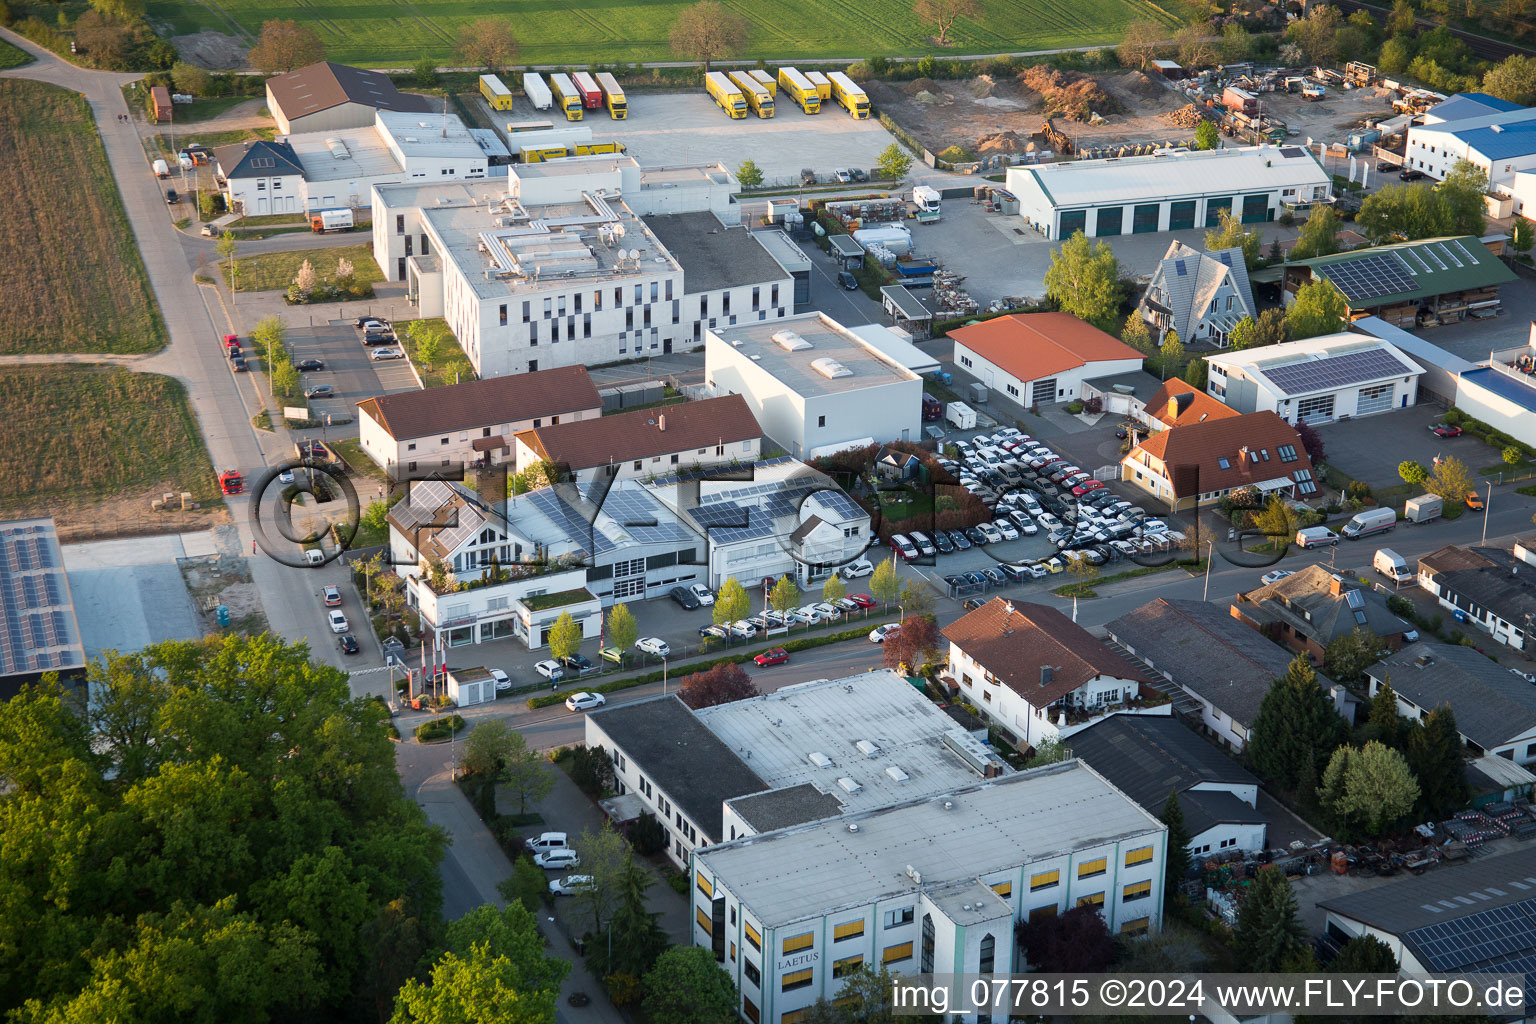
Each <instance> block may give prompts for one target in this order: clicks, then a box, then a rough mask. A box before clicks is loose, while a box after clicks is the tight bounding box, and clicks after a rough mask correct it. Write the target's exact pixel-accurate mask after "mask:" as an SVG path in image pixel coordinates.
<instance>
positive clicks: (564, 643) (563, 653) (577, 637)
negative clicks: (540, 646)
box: [544, 612, 581, 661]
mask: <svg viewBox="0 0 1536 1024" xmlns="http://www.w3.org/2000/svg"><path fill="white" fill-rule="evenodd" d="M544 642H545V643H547V644H549V656H550V657H551V658H554V659H555V660H556V661H564V660H565V659H566V658H569V657H570V656H571V655H573V654H575V653H576V652H577V651H578V650H580V649H581V624H580V623H578V622H577V621H576V620H575V619H573V618H571V613H570V612H561V613H560V617H559V618H558V619H556V620H555V624H554V625H553V626H551V627H549V632H548V633H547V634H545V636H544Z"/></svg>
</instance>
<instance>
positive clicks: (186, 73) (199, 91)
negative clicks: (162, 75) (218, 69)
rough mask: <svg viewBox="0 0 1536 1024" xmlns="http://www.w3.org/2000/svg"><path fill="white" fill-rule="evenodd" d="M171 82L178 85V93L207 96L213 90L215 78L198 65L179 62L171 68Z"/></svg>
mask: <svg viewBox="0 0 1536 1024" xmlns="http://www.w3.org/2000/svg"><path fill="white" fill-rule="evenodd" d="M171 81H173V82H175V83H176V90H177V91H178V92H184V93H189V94H191V95H193V96H206V95H208V91H209V90H210V89H211V88H213V76H212V75H211V74H209V73H208V69H207V68H200V67H198V66H197V65H196V64H188V63H186V62H184V61H177V62H176V64H175V66H173V67H172V68H171Z"/></svg>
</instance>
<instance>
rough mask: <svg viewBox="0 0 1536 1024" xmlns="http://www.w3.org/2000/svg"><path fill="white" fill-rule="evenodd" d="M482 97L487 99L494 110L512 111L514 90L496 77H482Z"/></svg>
mask: <svg viewBox="0 0 1536 1024" xmlns="http://www.w3.org/2000/svg"><path fill="white" fill-rule="evenodd" d="M480 95H481V96H484V97H485V102H487V103H489V104H490V105H491V109H492V110H511V109H512V90H511V89H508V88H507V87H506V86H505V85H504V84H502V81H501V79H499V78H497V77H496V76H495V75H481V76H480Z"/></svg>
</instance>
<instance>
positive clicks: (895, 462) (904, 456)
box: [875, 448, 923, 484]
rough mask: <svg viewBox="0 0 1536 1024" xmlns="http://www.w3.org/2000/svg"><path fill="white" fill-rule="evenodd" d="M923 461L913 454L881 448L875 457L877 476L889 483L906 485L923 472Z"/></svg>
mask: <svg viewBox="0 0 1536 1024" xmlns="http://www.w3.org/2000/svg"><path fill="white" fill-rule="evenodd" d="M922 465H923V463H922V460H921V459H919V458H918V457H917V456H916V455H913V454H912V453H911V452H904V451H899V450H898V449H895V448H881V449H880V451H879V452H878V453H877V454H876V455H875V475H876V476H878V477H880V479H882V480H885V481H887V482H888V483H897V484H904V483H906V482H908V481H909V480H915V479H917V477H918V474H919V473H920V472H921V471H922Z"/></svg>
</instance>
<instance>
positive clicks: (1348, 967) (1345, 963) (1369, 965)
mask: <svg viewBox="0 0 1536 1024" xmlns="http://www.w3.org/2000/svg"><path fill="white" fill-rule="evenodd" d="M1397 967H1398V964H1397V957H1396V956H1395V955H1394V954H1393V953H1392V947H1390V946H1388V945H1387V944H1386V943H1385V942H1382V941H1381V940H1380V939H1378V938H1377V937H1376V936H1374V935H1356V936H1355V937H1354V938H1352V939H1350V940H1349V941H1348V942H1346V943H1344V945H1342V946H1340V947H1339V955H1338V956H1336V957H1334V958H1333V963H1331V964H1329V965H1328V973H1330V974H1396V973H1397Z"/></svg>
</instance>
